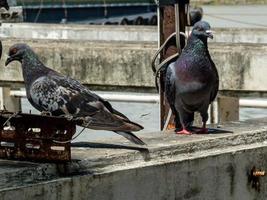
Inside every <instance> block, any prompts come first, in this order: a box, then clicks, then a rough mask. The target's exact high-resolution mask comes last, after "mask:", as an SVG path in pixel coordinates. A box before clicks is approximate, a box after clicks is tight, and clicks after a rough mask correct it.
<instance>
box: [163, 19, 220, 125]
mask: <svg viewBox="0 0 267 200" xmlns="http://www.w3.org/2000/svg"><path fill="white" fill-rule="evenodd" d="M201 23H206V22H198V23H197V24H196V26H201V25H203V24H201ZM203 26H207V25H206V24H204V25H203ZM202 28H203V27H202ZM206 29H209V25H208V27H206ZM206 29H205V27H204V28H203V30H206ZM200 30H202V29H200ZM218 87H219V77H218V72H217V69H216V67H215V64H214V62H213V61H212V59H211V57H210V54H209V51H208V46H207V38H205V37H202V36H199V35H196V34H194V32H192V34H191V35H190V37H189V40H188V44H187V46H186V47H185V48H184V49H183V51H182V53H181V55H180V57H179V58H178V59H177V60H176V61H175V62H174V63H171V64H170V65H169V66H168V68H167V72H166V97H167V99H168V102H169V104H170V106H171V109H172V111H173V113H174V115H175V119H176V120H175V121H176V128H177V129H179V128H181V124H184V125H185V127H188V126H190V125H191V124H192V122H193V119H194V112H196V111H197V112H200V114H201V116H202V119H203V122H204V121H207V119H208V113H207V110H208V106H209V104H210V103H211V102H212V101H213V100H214V99H215V97H216V95H217V92H218Z"/></svg>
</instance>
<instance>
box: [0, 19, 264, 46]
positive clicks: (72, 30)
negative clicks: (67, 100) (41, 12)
mask: <svg viewBox="0 0 267 200" xmlns="http://www.w3.org/2000/svg"><path fill="white" fill-rule="evenodd" d="M213 30H214V31H215V37H214V40H212V41H210V42H234V43H239V42H244V43H267V30H266V29H264V28H256V29H252V28H214V29H213ZM0 37H1V38H10V37H14V38H25V39H62V40H89V41H95V40H96V41H98V40H100V41H138V42H142V41H144V42H152V41H153V42H157V41H158V33H157V27H153V26H150V27H149V26H99V25H98V26H96V25H78V24H75V25H74V24H72V25H69V24H67V25H66V24H64V25H63V24H35V23H17V24H14V23H3V24H2V25H1V26H0Z"/></svg>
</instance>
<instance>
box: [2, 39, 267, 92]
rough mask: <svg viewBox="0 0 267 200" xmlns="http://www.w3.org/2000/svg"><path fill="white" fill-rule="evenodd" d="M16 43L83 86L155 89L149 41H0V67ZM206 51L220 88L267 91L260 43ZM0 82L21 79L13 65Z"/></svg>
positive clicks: (152, 49) (266, 49) (152, 48)
mask: <svg viewBox="0 0 267 200" xmlns="http://www.w3.org/2000/svg"><path fill="white" fill-rule="evenodd" d="M16 42H26V43H28V44H29V45H30V46H31V47H32V48H33V49H34V50H35V51H36V53H37V54H38V55H39V56H40V59H41V60H42V61H43V62H44V63H45V64H46V65H47V66H50V67H52V68H54V69H55V70H57V71H59V72H61V73H63V74H66V75H68V76H71V77H73V78H75V79H78V80H80V81H82V82H83V83H85V84H90V85H98V86H102V87H105V86H113V87H114V88H115V89H116V87H127V88H129V87H132V88H154V85H155V82H154V76H153V73H152V70H151V63H150V62H151V60H152V56H153V54H154V52H155V51H156V49H157V44H156V43H153V42H118V41H117V42H114V41H113V42H99V41H70V40H61V41H55V40H29V39H4V40H3V46H4V53H3V58H2V59H1V61H0V65H1V66H4V62H5V59H6V55H7V51H8V49H9V47H10V46H11V45H12V44H14V43H16ZM48 44H49V45H48ZM48 46H49V48H48ZM209 49H210V53H211V56H212V58H213V60H214V62H215V64H216V66H217V68H218V71H219V77H220V89H244V90H267V83H266V80H267V79H266V77H265V74H267V67H266V60H267V53H266V52H267V46H266V45H265V44H232V43H210V44H209ZM0 81H22V73H21V68H20V67H19V64H18V63H16V62H14V63H12V64H10V65H9V66H8V67H6V68H5V67H2V68H0Z"/></svg>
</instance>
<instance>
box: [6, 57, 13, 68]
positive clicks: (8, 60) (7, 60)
mask: <svg viewBox="0 0 267 200" xmlns="http://www.w3.org/2000/svg"><path fill="white" fill-rule="evenodd" d="M12 61H13V58H12V57H11V56H9V57H8V58H7V59H6V62H5V66H7V65H8V64H9V63H11V62H12Z"/></svg>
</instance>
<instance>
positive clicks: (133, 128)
mask: <svg viewBox="0 0 267 200" xmlns="http://www.w3.org/2000/svg"><path fill="white" fill-rule="evenodd" d="M124 122H125V125H127V127H128V128H127V129H128V130H129V131H140V130H142V129H144V127H143V126H141V125H140V124H137V123H135V122H132V121H124Z"/></svg>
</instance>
